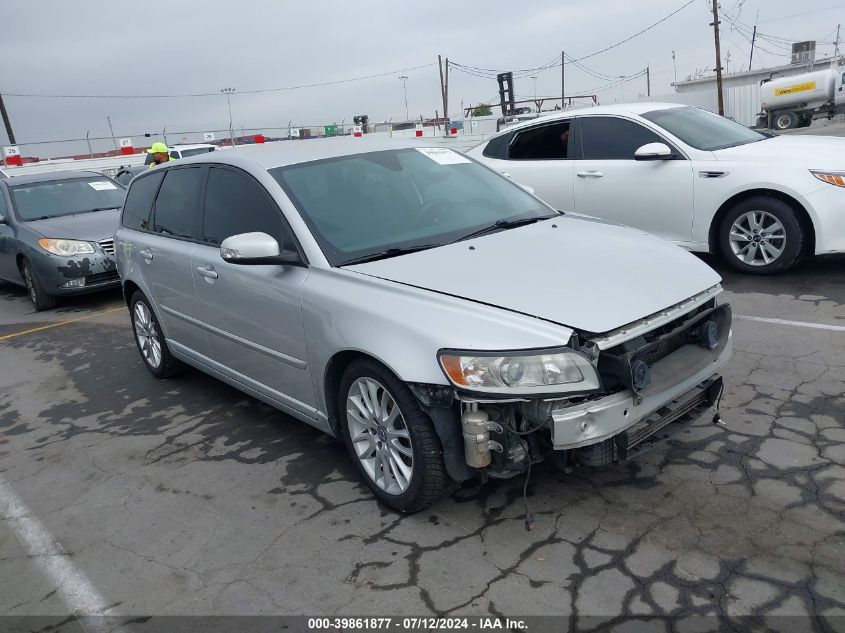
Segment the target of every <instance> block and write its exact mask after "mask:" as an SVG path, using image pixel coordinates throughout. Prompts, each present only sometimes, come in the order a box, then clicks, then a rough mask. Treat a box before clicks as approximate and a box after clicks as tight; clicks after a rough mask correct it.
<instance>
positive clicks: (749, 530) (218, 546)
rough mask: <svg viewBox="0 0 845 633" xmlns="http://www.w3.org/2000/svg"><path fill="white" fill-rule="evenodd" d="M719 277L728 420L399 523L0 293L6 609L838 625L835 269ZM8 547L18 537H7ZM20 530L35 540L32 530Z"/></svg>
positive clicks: (79, 303) (214, 407)
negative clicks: (526, 510)
mask: <svg viewBox="0 0 845 633" xmlns="http://www.w3.org/2000/svg"><path fill="white" fill-rule="evenodd" d="M708 261H710V262H711V263H713V264H714V265H715V266H717V267H718V268H719V269H720V271H721V272H722V274H723V276H724V277H725V281H724V285H725V287H726V289H727V292H726V293H725V298H726V299H727V300H728V301H730V302H731V303H732V305H733V308H734V314H735V315H736V317H737V318H736V320H735V324H734V334H735V353H734V357H733V359H732V361H731V362H730V364H729V366H728V368H727V371H726V372H725V379H726V384H727V389H726V392H725V395H724V399H723V402H722V412H723V416H724V419H725V422H726V426H725V427H724V428H723V427H720V426H716V425H714V424H712V423H711V420H710V416H704V418H702V419H699V420H698V421H696V422H695V423H693V424H692V425H691V426H689V427H688V428H687V429H686V430H685V431H683V432H681V433H678V434H676V435H675V436H674V437H673V439H672V440H671V441H669V442H667V443H665V444H663V445H661V446H660V447H658V448H656V449H654V450H653V451H651V452H649V453H647V454H646V455H644V456H643V457H642V458H641V459H640V460H639V461H637V462H632V463H629V464H627V465H626V466H625V467H620V468H612V469H606V470H601V471H588V470H584V469H579V470H576V471H574V472H572V473H569V474H563V473H560V472H558V471H556V470H554V469H553V468H552V467H551V466H548V467H546V466H545V465H541V467H540V468H538V469H535V473H534V474H533V476H532V479H531V484H530V486H529V495H530V496H529V501H530V504H531V509H532V511H533V512H534V514H535V516H536V528H535V530H534V531H532V532H527V531H525V529H524V524H523V507H522V500H521V493H522V485H523V479H522V478H519V479H513V480H508V481H491V482H489V483H488V484H487V485H485V486H483V487H481V486H478V485H477V484H474V483H470V484H467V485H465V486H464V487H463V488H461V489H460V490H458V491H457V492H456V493H455V494H454V495H453V497H452V498H450V499H447V500H445V501H443V502H441V503H439V504H438V505H436V506H435V507H433V508H431V509H430V510H428V511H424V512H422V513H419V514H416V515H413V516H399V515H396V514H394V513H392V512H390V511H387V510H386V509H384V508H381V507H379V505H378V504H377V503H376V502H375V501H374V500H373V498H372V497H371V496H370V494H369V492H368V491H367V490H366V488H365V486H364V485H363V484H361V483H359V482H358V480H357V478H356V474H355V472H354V470H353V467H352V465H351V463H350V462H349V461H348V459H347V456H346V454H345V452H344V448H343V446H342V445H341V444H340V443H339V442H336V441H334V440H332V439H331V438H328V437H326V436H323V435H321V434H320V433H318V432H317V431H315V430H313V429H311V428H310V427H308V426H306V425H304V424H301V423H297V422H296V421H294V420H292V419H290V418H288V417H286V416H285V415H283V414H281V413H278V412H276V411H275V410H273V409H271V408H269V407H267V406H265V405H263V404H261V403H259V402H258V401H256V400H253V399H251V398H249V397H246V396H244V395H242V394H241V393H239V392H237V391H235V390H234V389H231V388H229V387H227V386H225V385H223V384H222V383H220V382H217V381H215V380H214V379H212V378H209V377H206V376H204V375H202V374H200V373H198V372H188V373H187V374H185V375H184V376H182V377H179V378H176V379H172V380H170V381H166V382H159V381H156V380H155V379H154V378H152V377H151V376H150V375H149V374H148V372H147V371H146V369H145V368H144V367H143V365H142V364H141V361H140V359H139V357H138V353H137V351H136V349H135V345H134V342H133V339H132V334H131V329H130V326H129V322H128V314H127V312H126V310H125V308H124V307H123V306H122V303H121V297H120V294H119V292H111V293H107V294H102V295H96V296H89V297H81V298H77V299H73V300H72V301H68V302H65V303H64V304H62V305H61V306H60V307H59V308H58V309H57V310H54V311H52V312H49V313H40V314H39V313H33V312H32V309H31V307H30V305H29V302H28V300H27V297H26V295H25V293H24V292H23V290H21V289H18V288H15V287H12V286H8V285H4V286H0V366H2V372H0V376H2V378H0V508H2V514H3V515H4V521H3V522H2V523H0V613H5V614H7V615H11V616H28V615H29V616H31V615H54V616H61V615H67V614H70V613H72V612H73V610H76V611H77V612H79V613H95V612H97V611H102V612H105V613H109V614H114V615H126V616H130V615H175V614H179V615H186V614H226V615H255V614H262V615H263V614H343V615H355V614H359V615H365V614H374V613H377V614H385V613H389V614H394V615H398V614H416V615H421V614H430V613H438V614H478V613H484V614H487V613H493V614H497V613H498V614H532V615H539V614H567V615H569V614H573V615H578V616H585V615H604V616H617V615H620V614H628V615H632V614H675V615H679V614H680V615H692V614H729V615H748V614H758V615H767V616H769V615H772V616H774V615H784V614H791V615H798V614H805V613H815V614H819V615H836V614H838V615H843V614H845V521H844V520H843V513H845V421H843V413H842V412H843V410H845V395H843V392H845V257H829V258H820V259H816V260H813V261H809V262H805V263H802V264H801V265H799V267H798V268H796V269H795V270H794V271H792V272H790V273H788V274H786V275H783V276H778V277H768V278H751V277H741V276H738V275H735V274H733V273H731V272H730V271H728V270H727V269H726V268H725V267H724V266H723V265H722V264H720V263H719V262H718V261H716V260H711V259H708ZM22 534H24V537H21V535H22ZM27 535H28V536H27Z"/></svg>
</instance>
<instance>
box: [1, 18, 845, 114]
mask: <svg viewBox="0 0 845 633" xmlns="http://www.w3.org/2000/svg"><path fill="white" fill-rule="evenodd" d="M840 26H842V25H841V24H837V25H836V42H835V46H836V49H835V50H834V51H833V66H834V67H836V66H837V65H838V64H839V27H840ZM2 105H3V99H2V97H0V107H2Z"/></svg>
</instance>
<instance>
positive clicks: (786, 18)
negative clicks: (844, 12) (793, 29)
mask: <svg viewBox="0 0 845 633" xmlns="http://www.w3.org/2000/svg"><path fill="white" fill-rule="evenodd" d="M842 7H845V4H842V3H840V4H834V5H832V6H829V7H824V8H822V9H813V10H812V11H805V12H803V13H793V14H792V15H784V16H782V17H779V18H772V19H771V20H762V21H761V22H760V24H768V23H770V22H780V21H781V20H788V19H790V18H800V17H801V16H804V15H810V14H811V13H822V12H823V11H830V10H831V9H840V8H842Z"/></svg>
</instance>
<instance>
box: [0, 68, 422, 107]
mask: <svg viewBox="0 0 845 633" xmlns="http://www.w3.org/2000/svg"><path fill="white" fill-rule="evenodd" d="M436 65H437V64H436V63H434V62H432V63H430V64H421V65H420V66H412V67H411V68H400V69H399V70H391V71H389V72H383V73H376V74H373V75H363V76H361V77H351V78H349V79H337V80H334V81H321V82H318V83H311V84H301V85H297V86H285V87H282V88H261V89H255V90H238V94H261V93H265V92H282V91H286V90H301V89H303V88H317V87H320V86H335V85H338V84H345V83H351V82H353V81H363V80H365V79H375V78H377V77H388V76H392V75H396V74H398V73H406V72H410V71H412V70H420V69H422V68H431V67H432V66H436ZM4 94H5V95H6V96H7V97H31V98H38V99H182V98H189V97H190V98H193V97H219V96H220V91H219V90H218V91H216V92H196V93H185V94H171V95H166V94H158V95H51V94H28V93H21V92H6V93H4Z"/></svg>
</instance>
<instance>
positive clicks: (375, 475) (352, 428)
mask: <svg viewBox="0 0 845 633" xmlns="http://www.w3.org/2000/svg"><path fill="white" fill-rule="evenodd" d="M338 395H339V396H340V397H339V402H338V405H339V406H338V410H339V412H340V416H341V421H340V422H341V431H342V434H343V439H344V442H345V443H346V447H347V449H348V451H349V454H350V456H351V457H352V459H353V461H354V464H355V467H356V469H357V470H358V472H359V474H360V475H361V477H362V478H363V480H364V482H365V483H366V484H367V486H368V487H369V488H370V490H372V492H373V494H374V495H375V496H376V497H377V498H378V499H379V500H380V501H381V502H382V503H384V504H385V505H387V506H390V507H391V508H394V509H396V510H399V511H401V512H416V511H418V510H422V509H423V508H425V507H427V506H429V505H431V504H432V503H434V502H435V501H437V500H438V499H439V498H440V497H441V496H442V495H443V494H444V492H445V490H446V489H447V487H448V485H449V483H450V481H451V480H450V479H449V478H448V475H447V474H446V466H445V464H444V462H443V448H442V446H441V444H440V438H439V437H438V435H437V432H436V431H435V429H434V424H433V423H432V421H431V418H430V417H429V416H428V415H427V414H426V413H425V412H424V411H423V410H422V409H421V408H420V405H419V403H418V402H417V399H416V398H415V397H414V395H413V394H412V393H411V391H410V389H408V387H407V385H405V384H404V383H403V382H402V381H401V380H399V379H398V378H397V377H396V376H394V375H393V374H392V373H391V372H390V371H389V370H388V369H387V368H385V367H384V366H382V365H381V364H379V363H377V362H376V361H374V360H372V359H369V358H361V359H359V360H356V361H353V362H352V363H351V364H350V365H349V367H347V369H346V371H345V372H344V374H343V378H342V379H341V384H340V393H339V394H338Z"/></svg>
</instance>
